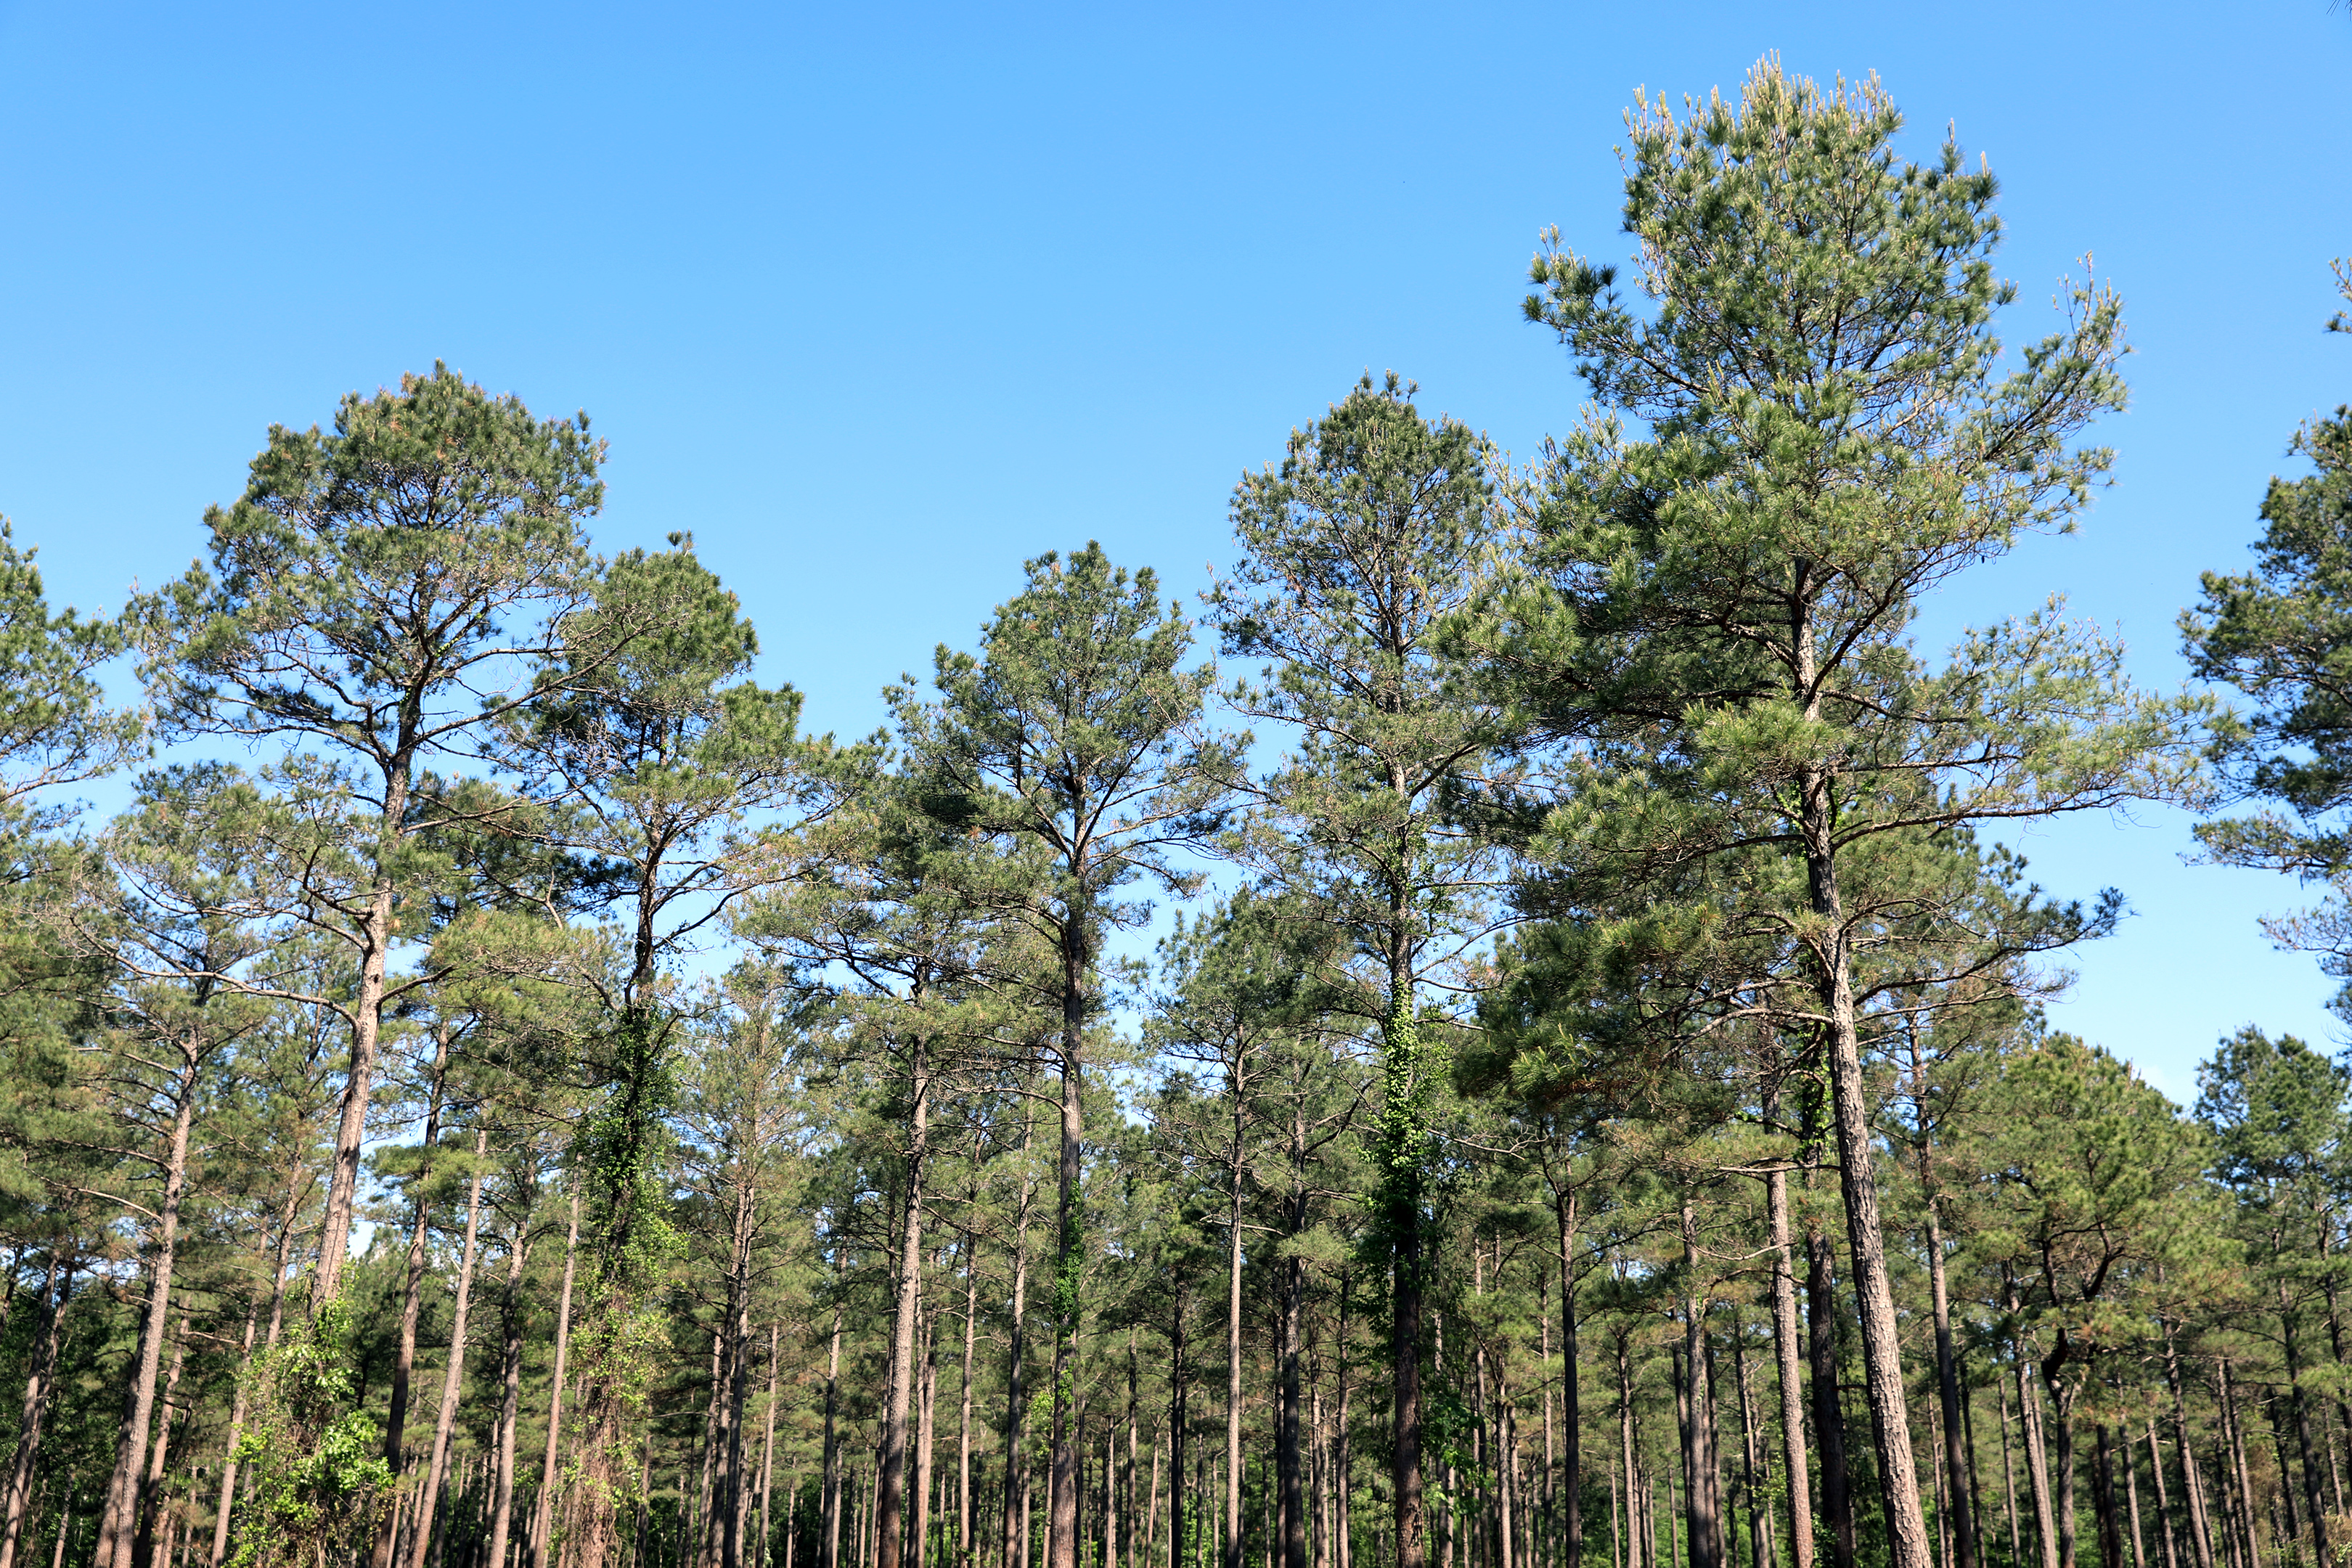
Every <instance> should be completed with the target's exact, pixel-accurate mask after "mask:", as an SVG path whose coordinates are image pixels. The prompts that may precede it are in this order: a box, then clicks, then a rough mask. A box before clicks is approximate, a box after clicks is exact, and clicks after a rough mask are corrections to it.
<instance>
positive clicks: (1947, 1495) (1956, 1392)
mask: <svg viewBox="0 0 2352 1568" xmlns="http://www.w3.org/2000/svg"><path fill="white" fill-rule="evenodd" d="M1920 1160H1921V1163H1922V1164H1925V1163H1926V1155H1925V1153H1924V1152H1922V1154H1921V1157H1920ZM1927 1282H1928V1288H1929V1292H1930V1295H1931V1299H1932V1300H1933V1302H1934V1305H1935V1312H1936V1392H1937V1396H1938V1398H1939V1399H1940V1400H1941V1401H1942V1404H1943V1414H1944V1474H1945V1478H1946V1484H1945V1487H1944V1500H1945V1508H1946V1510H1947V1517H1948V1518H1949V1520H1950V1521H1951V1526H1952V1546H1953V1564H1954V1568H1977V1521H1976V1512H1975V1510H1973V1509H1972V1508H1970V1507H1969V1455H1968V1440H1967V1436H1966V1434H1965V1433H1963V1432H1962V1430H1961V1428H1960V1415H1961V1405H1960V1375H1959V1368H1958V1363H1956V1362H1955V1360H1954V1358H1953V1355H1952V1304H1951V1298H1950V1296H1949V1295H1948V1293H1947V1290H1946V1286H1945V1279H1944V1228H1943V1223H1942V1221H1941V1220H1940V1218H1939V1217H1938V1216H1937V1212H1936V1198H1935V1195H1934V1194H1932V1193H1931V1194H1928V1197H1927Z"/></svg>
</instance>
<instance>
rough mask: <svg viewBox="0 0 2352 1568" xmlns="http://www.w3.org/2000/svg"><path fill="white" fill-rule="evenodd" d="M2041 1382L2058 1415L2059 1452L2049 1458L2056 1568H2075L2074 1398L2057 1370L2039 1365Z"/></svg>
mask: <svg viewBox="0 0 2352 1568" xmlns="http://www.w3.org/2000/svg"><path fill="white" fill-rule="evenodd" d="M2042 1382H2043V1383H2044V1384H2047V1385H2048V1386H2049V1390H2050V1404H2051V1407H2052V1408H2053V1410H2054V1411H2055V1412H2056V1414H2057V1417H2058V1421H2057V1426H2058V1451H2057V1453H2056V1454H2055V1455H2053V1457H2052V1468H2053V1469H2054V1470H2055V1471H2056V1472H2057V1478H2056V1486H2055V1489H2056V1491H2057V1494H2058V1496H2057V1510H2058V1568H2076V1563H2077V1558H2076V1554H2075V1545H2076V1542H2075V1539H2074V1537H2075V1521H2074V1399H2075V1393H2076V1391H2075V1390H2074V1389H2072V1388H2070V1387H2069V1386H2068V1385H2067V1384H2066V1382H2065V1380H2064V1378H2063V1377H2062V1376H2061V1375H2060V1374H2059V1369H2058V1368H2056V1367H2054V1366H2053V1365H2051V1364H2050V1363H2049V1362H2048V1361H2046V1360H2045V1361H2044V1362H2043V1363H2042Z"/></svg>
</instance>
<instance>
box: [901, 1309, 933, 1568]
mask: <svg viewBox="0 0 2352 1568" xmlns="http://www.w3.org/2000/svg"><path fill="white" fill-rule="evenodd" d="M939 1334H940V1315H939V1312H938V1310H936V1309H934V1310H932V1311H931V1312H930V1314H929V1316H928V1317H927V1318H926V1319H925V1320H924V1326H923V1386H922V1394H921V1413H920V1415H919V1417H918V1419H917V1421H916V1426H915V1528H914V1531H913V1533H912V1534H911V1535H910V1536H909V1537H908V1550H907V1561H908V1563H909V1565H910V1568H923V1565H924V1563H925V1561H926V1560H927V1559H928V1558H929V1556H930V1545H931V1469H932V1458H933V1452H932V1440H933V1438H934V1436H936V1434H937V1430H938V1419H939V1399H940V1342H939Z"/></svg>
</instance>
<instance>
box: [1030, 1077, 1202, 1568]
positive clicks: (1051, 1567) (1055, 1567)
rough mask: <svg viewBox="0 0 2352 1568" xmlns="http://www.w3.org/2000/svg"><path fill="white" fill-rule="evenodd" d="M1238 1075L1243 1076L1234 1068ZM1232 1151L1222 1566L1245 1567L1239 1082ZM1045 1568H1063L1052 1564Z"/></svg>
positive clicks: (1057, 1564)
mask: <svg viewBox="0 0 2352 1568" xmlns="http://www.w3.org/2000/svg"><path fill="white" fill-rule="evenodd" d="M1235 1076H1236V1078H1238V1076H1239V1072H1238V1068H1236V1074H1235ZM1240 1093H1241V1085H1240V1084H1239V1083H1238V1082H1236V1083H1235V1084H1234V1097H1235V1098H1234V1151H1233V1160H1232V1163H1231V1164H1230V1166H1229V1167H1228V1168H1227V1170H1226V1180H1227V1182H1228V1184H1229V1187H1230V1193H1229V1200H1228V1201H1229V1203H1230V1207H1229V1209H1228V1211H1227V1215H1226V1219H1225V1507H1224V1524H1225V1534H1224V1548H1223V1563H1224V1568H1242V1161H1241V1135H1242V1133H1241V1114H1242V1112H1241V1103H1240ZM1047 1568H1062V1565H1061V1564H1059V1563H1050V1564H1048V1565H1047Z"/></svg>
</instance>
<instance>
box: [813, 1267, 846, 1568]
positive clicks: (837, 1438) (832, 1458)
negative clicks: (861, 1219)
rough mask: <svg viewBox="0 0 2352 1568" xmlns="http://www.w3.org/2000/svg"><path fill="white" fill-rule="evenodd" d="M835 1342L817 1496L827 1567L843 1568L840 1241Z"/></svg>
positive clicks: (827, 1372) (828, 1361)
mask: <svg viewBox="0 0 2352 1568" xmlns="http://www.w3.org/2000/svg"><path fill="white" fill-rule="evenodd" d="M834 1246H835V1255H834V1268H835V1279H834V1298H833V1340H832V1344H831V1348H830V1349H828V1350H827V1351H826V1352H825V1362H824V1479H823V1481H821V1482H820V1483H819V1485H820V1486H821V1488H822V1490H821V1492H820V1493H819V1497H818V1503H817V1506H818V1509H819V1510H820V1514H821V1518H820V1520H819V1521H818V1526H817V1528H818V1529H819V1530H820V1531H822V1532H823V1535H824V1539H823V1541H822V1542H821V1543H820V1544H821V1545H822V1547H823V1550H824V1568H841V1427H840V1416H841V1305H842V1304H841V1279H840V1267H841V1260H840V1252H839V1247H840V1242H839V1241H838V1240H836V1241H835V1243H834Z"/></svg>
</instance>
